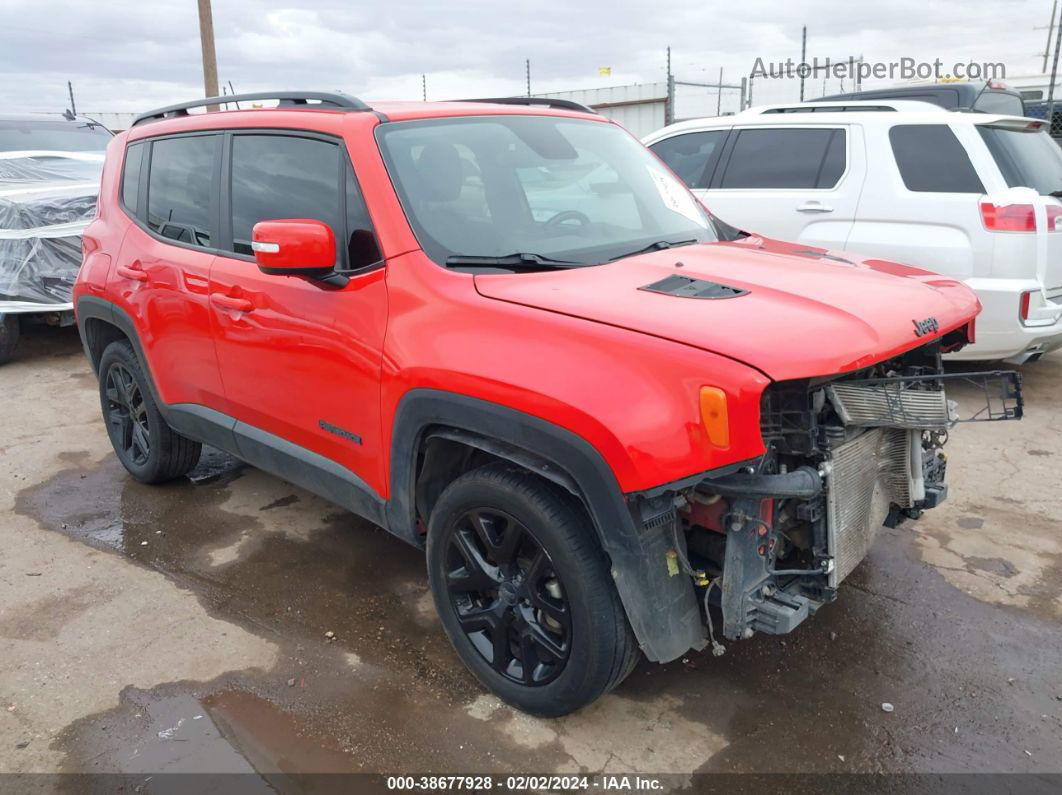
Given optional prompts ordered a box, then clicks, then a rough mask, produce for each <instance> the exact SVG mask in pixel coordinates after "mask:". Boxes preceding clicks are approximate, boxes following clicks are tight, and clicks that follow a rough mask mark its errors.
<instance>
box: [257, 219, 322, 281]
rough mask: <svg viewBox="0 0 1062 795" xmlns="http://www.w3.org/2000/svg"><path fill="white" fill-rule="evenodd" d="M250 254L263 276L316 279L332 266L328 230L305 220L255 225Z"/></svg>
mask: <svg viewBox="0 0 1062 795" xmlns="http://www.w3.org/2000/svg"><path fill="white" fill-rule="evenodd" d="M251 250H252V251H253V252H254V260H255V262H256V263H258V267H259V268H261V269H262V272H263V273H271V274H276V275H287V276H314V277H318V278H320V277H322V276H327V275H328V274H330V273H331V272H332V269H333V268H334V267H335V264H336V236H335V233H333V232H332V228H331V227H330V226H329V225H328V224H326V223H324V222H323V221H314V220H311V219H307V218H293V219H287V220H281V221H259V222H258V223H257V224H255V225H254V229H253V230H252V232H251Z"/></svg>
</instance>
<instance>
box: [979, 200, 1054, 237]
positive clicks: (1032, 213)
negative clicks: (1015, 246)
mask: <svg viewBox="0 0 1062 795" xmlns="http://www.w3.org/2000/svg"><path fill="white" fill-rule="evenodd" d="M981 220H982V221H983V222H984V225H985V229H987V230H988V231H989V232H1035V231H1036V208H1035V207H1033V205H1031V204H1004V205H1002V206H1000V205H997V204H993V203H992V202H989V201H983V202H981ZM1047 231H1049V232H1059V231H1062V205H1058V204H1053V205H1051V206H1049V207H1048V208H1047Z"/></svg>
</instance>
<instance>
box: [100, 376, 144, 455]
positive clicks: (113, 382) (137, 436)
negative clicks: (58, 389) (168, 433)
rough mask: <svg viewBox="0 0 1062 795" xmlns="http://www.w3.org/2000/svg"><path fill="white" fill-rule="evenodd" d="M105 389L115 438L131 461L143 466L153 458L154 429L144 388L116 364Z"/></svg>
mask: <svg viewBox="0 0 1062 795" xmlns="http://www.w3.org/2000/svg"><path fill="white" fill-rule="evenodd" d="M104 389H105V394H106V396H107V406H106V409H105V411H106V418H107V423H108V424H109V425H110V426H111V427H112V428H113V432H112V435H111V439H112V440H114V443H115V446H116V447H117V448H120V450H121V451H124V453H125V457H126V458H127V460H128V461H130V462H131V463H132V464H134V465H136V466H143V465H144V464H146V463H147V461H148V459H149V458H150V457H151V429H150V427H149V425H148V415H147V406H146V405H145V403H144V394H143V392H142V391H141V389H140V385H139V384H138V383H137V381H136V379H135V378H134V377H133V374H132V373H131V372H130V371H129V369H128V368H127V367H125V366H124V365H122V364H118V363H115V364H112V365H111V367H110V369H108V370H107V374H106V383H105V386H104Z"/></svg>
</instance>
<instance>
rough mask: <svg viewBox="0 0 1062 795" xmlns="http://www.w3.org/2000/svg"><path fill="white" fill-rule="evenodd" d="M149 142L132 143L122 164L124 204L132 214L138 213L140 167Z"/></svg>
mask: <svg viewBox="0 0 1062 795" xmlns="http://www.w3.org/2000/svg"><path fill="white" fill-rule="evenodd" d="M146 147H147V144H143V143H140V144H131V145H130V146H129V147H128V148H127V149H126V150H125V164H124V165H123V166H122V205H123V206H124V207H125V209H126V211H127V212H128V213H129V214H130V215H136V211H137V208H138V207H139V205H138V203H137V202H138V200H139V198H140V167H141V165H142V164H143V162H144V149H145V148H146Z"/></svg>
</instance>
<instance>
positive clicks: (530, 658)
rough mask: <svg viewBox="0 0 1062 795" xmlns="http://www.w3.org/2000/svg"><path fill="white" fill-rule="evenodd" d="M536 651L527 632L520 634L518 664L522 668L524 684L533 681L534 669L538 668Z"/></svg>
mask: <svg viewBox="0 0 1062 795" xmlns="http://www.w3.org/2000/svg"><path fill="white" fill-rule="evenodd" d="M538 665H539V661H538V652H537V650H536V648H535V642H534V641H533V640H532V639H531V636H530V635H529V634H528V633H526V632H525V633H524V634H522V635H521V636H520V666H521V668H523V671H522V674H523V680H524V684H525V685H533V684H534V683H535V671H536V670H537V669H538Z"/></svg>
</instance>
